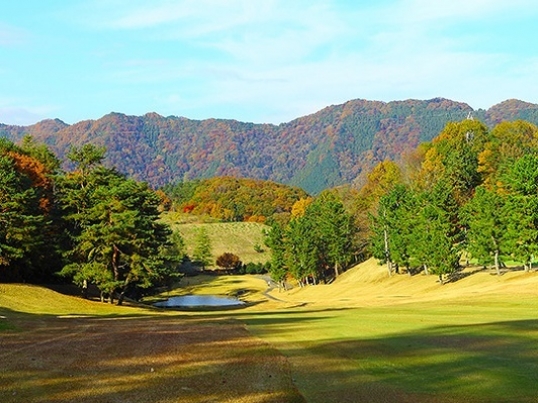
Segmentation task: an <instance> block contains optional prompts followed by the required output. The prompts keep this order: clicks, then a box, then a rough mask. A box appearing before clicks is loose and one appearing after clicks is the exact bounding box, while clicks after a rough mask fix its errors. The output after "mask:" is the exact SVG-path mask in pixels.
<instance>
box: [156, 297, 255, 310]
mask: <svg viewBox="0 0 538 403" xmlns="http://www.w3.org/2000/svg"><path fill="white" fill-rule="evenodd" d="M244 304H245V303H244V302H243V301H240V300H238V299H236V298H229V297H217V296H215V295H183V296H180V297H171V298H168V299H167V300H166V301H160V302H156V303H155V304H153V305H154V306H158V307H161V308H174V307H198V306H237V305H244Z"/></svg>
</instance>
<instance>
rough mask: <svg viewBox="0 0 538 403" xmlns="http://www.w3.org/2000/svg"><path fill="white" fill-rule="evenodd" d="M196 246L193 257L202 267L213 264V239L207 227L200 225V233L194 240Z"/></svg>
mask: <svg viewBox="0 0 538 403" xmlns="http://www.w3.org/2000/svg"><path fill="white" fill-rule="evenodd" d="M194 242H195V247H194V252H193V259H194V261H195V262H197V263H198V264H200V265H201V266H202V268H205V267H207V266H209V265H211V263H212V261H211V258H212V256H213V254H212V249H211V240H210V239H209V235H208V233H207V229H206V228H205V227H200V229H199V230H198V234H197V235H196V238H195V240H194Z"/></svg>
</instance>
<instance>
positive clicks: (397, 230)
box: [267, 118, 538, 285]
mask: <svg viewBox="0 0 538 403" xmlns="http://www.w3.org/2000/svg"><path fill="white" fill-rule="evenodd" d="M297 210H299V211H300V212H299V213H298V212H297ZM294 211H295V213H294ZM267 243H268V246H270V247H271V250H272V260H271V274H272V277H273V279H274V280H275V281H278V282H279V283H281V284H283V282H284V281H285V279H289V278H293V279H295V280H297V281H298V282H299V284H301V285H304V284H308V283H316V282H317V281H320V280H325V281H330V280H331V279H332V278H334V277H335V276H337V275H338V274H339V272H340V271H341V270H343V269H345V268H346V267H347V266H348V265H349V264H351V263H354V262H356V261H357V259H365V258H367V257H369V256H373V257H375V258H376V259H377V260H378V261H379V263H380V264H386V265H387V270H388V274H389V275H392V274H394V273H396V272H398V273H399V272H407V273H408V274H414V273H418V272H424V273H426V274H435V275H437V276H438V278H439V280H440V282H441V283H443V282H444V281H447V280H448V279H450V278H451V276H452V275H454V274H456V273H457V272H458V271H459V270H460V269H461V268H462V266H463V265H465V264H467V263H468V262H472V263H475V264H479V265H484V266H489V265H491V266H492V267H494V268H495V270H496V272H497V273H500V269H501V267H502V265H503V264H504V262H506V261H508V260H510V261H512V262H516V263H520V264H521V265H522V266H523V267H525V269H526V270H529V269H530V268H531V266H532V262H533V260H535V257H536V255H537V254H538V128H537V127H536V126H535V125H534V124H531V123H529V122H526V121H522V120H519V121H514V122H501V123H499V124H498V125H496V126H495V127H494V128H493V129H491V130H490V129H488V127H487V126H486V125H484V124H483V123H482V122H480V121H478V120H475V119H472V118H468V119H465V120H463V121H459V122H450V123H448V124H447V125H446V126H445V128H444V129H443V130H442V131H441V132H440V133H439V135H438V136H437V137H436V138H434V139H433V140H432V141H431V142H426V143H422V144H420V145H419V146H418V147H417V148H416V149H414V150H412V151H409V152H405V153H402V155H401V158H400V159H399V160H398V161H389V160H386V161H383V162H381V163H379V164H378V165H376V166H375V167H374V168H373V169H372V170H371V171H370V172H369V173H368V174H367V175H365V177H364V178H363V180H362V183H360V186H357V187H355V188H354V187H352V186H347V187H340V188H336V189H332V190H331V191H325V192H323V193H322V194H321V195H320V196H318V197H317V198H315V199H310V200H308V199H302V200H301V201H299V202H297V203H296V204H295V205H294V207H293V210H292V215H291V217H290V219H289V220H288V221H287V222H285V223H278V224H276V223H274V224H273V225H272V228H271V230H270V231H269V234H268V238H267Z"/></svg>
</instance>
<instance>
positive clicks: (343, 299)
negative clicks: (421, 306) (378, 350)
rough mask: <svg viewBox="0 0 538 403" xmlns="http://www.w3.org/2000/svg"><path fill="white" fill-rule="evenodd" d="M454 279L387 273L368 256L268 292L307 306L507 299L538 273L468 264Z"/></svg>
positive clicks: (528, 286)
mask: <svg viewBox="0 0 538 403" xmlns="http://www.w3.org/2000/svg"><path fill="white" fill-rule="evenodd" d="M461 274H462V275H461V277H462V278H460V279H459V280H457V281H454V282H450V283H447V284H444V285H440V284H439V283H438V282H437V281H436V276H434V275H429V276H426V275H424V274H416V275H414V276H408V275H407V274H396V275H392V276H391V277H389V276H388V274H387V268H386V266H385V265H383V266H380V265H378V264H377V262H376V261H375V259H370V260H368V261H366V262H364V263H361V264H359V265H357V266H355V267H354V268H352V269H350V270H348V271H347V272H345V273H344V274H342V275H341V276H340V277H339V278H338V279H336V281H335V282H334V283H332V284H329V285H318V286H315V287H306V288H297V287H296V288H294V289H292V290H290V291H288V292H285V293H279V292H277V291H273V294H272V295H273V296H275V297H277V298H279V299H282V300H286V301H287V302H289V303H304V304H307V305H308V306H311V307H312V306H330V307H333V308H336V307H365V306H386V305H399V304H406V303H421V302H424V303H431V302H432V301H444V303H450V301H457V300H462V299H472V300H473V301H474V303H479V301H480V300H482V299H484V298H491V296H492V295H496V296H504V298H507V299H510V298H512V297H513V296H514V295H518V296H519V297H520V298H523V297H529V298H533V297H534V296H535V295H536V289H537V287H538V274H537V273H536V272H530V273H526V272H524V271H523V270H519V269H512V270H511V269H506V271H505V272H503V275H502V276H497V275H495V273H494V270H493V269H491V270H489V269H487V270H482V269H481V268H476V267H469V268H466V269H464V270H463V271H462V272H461Z"/></svg>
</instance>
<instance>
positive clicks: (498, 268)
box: [495, 249, 501, 276]
mask: <svg viewBox="0 0 538 403" xmlns="http://www.w3.org/2000/svg"><path fill="white" fill-rule="evenodd" d="M495 270H496V271H497V275H498V276H500V275H501V267H500V264H499V250H498V249H495Z"/></svg>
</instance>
